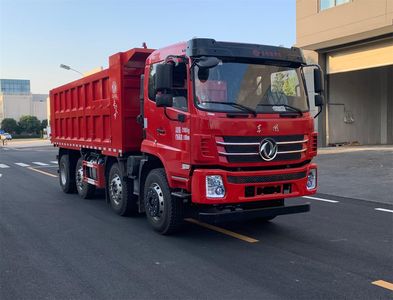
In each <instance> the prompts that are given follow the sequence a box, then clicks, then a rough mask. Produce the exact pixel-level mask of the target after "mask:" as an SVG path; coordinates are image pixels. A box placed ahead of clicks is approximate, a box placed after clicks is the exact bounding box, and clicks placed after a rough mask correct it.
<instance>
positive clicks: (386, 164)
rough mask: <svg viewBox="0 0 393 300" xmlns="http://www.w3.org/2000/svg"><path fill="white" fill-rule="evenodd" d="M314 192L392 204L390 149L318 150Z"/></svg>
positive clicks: (391, 151) (391, 149) (391, 152)
mask: <svg viewBox="0 0 393 300" xmlns="http://www.w3.org/2000/svg"><path fill="white" fill-rule="evenodd" d="M316 162H317V163H318V166H319V169H318V181H319V183H318V184H319V187H318V193H320V194H326V195H335V196H340V197H348V198H356V199H363V200H367V201H375V202H380V203H387V204H393V146H374V147H370V146H367V147H360V146H356V147H340V148H323V149H320V150H319V151H318V157H317V158H316Z"/></svg>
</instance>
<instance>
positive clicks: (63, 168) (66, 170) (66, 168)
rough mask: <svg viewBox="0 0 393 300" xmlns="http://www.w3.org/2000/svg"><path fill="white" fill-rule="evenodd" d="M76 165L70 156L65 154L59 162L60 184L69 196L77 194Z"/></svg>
mask: <svg viewBox="0 0 393 300" xmlns="http://www.w3.org/2000/svg"><path fill="white" fill-rule="evenodd" d="M74 174H75V164H74V163H73V161H72V160H71V159H70V156H69V155H68V154H64V155H62V156H61V157H60V160H59V183H60V187H61V189H62V191H63V192H64V193H67V194H71V193H74V192H75V189H76V185H75V176H74Z"/></svg>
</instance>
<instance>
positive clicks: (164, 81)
mask: <svg viewBox="0 0 393 300" xmlns="http://www.w3.org/2000/svg"><path fill="white" fill-rule="evenodd" d="M154 83H155V88H156V91H157V92H165V91H168V90H169V91H170V90H171V89H172V87H173V64H159V65H157V69H156V74H155V82H154Z"/></svg>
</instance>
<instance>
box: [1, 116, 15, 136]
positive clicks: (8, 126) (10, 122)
mask: <svg viewBox="0 0 393 300" xmlns="http://www.w3.org/2000/svg"><path fill="white" fill-rule="evenodd" d="M1 129H2V130H4V131H5V132H9V133H12V134H14V133H15V132H17V131H18V123H16V121H15V120H14V119H12V118H5V119H3V121H1Z"/></svg>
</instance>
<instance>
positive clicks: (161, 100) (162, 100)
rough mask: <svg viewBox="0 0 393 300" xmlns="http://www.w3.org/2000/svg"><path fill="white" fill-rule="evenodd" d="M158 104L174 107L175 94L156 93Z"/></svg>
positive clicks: (158, 105) (159, 105)
mask: <svg viewBox="0 0 393 300" xmlns="http://www.w3.org/2000/svg"><path fill="white" fill-rule="evenodd" d="M156 106H157V107H172V106H173V95H172V94H162V93H159V94H157V95H156Z"/></svg>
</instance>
